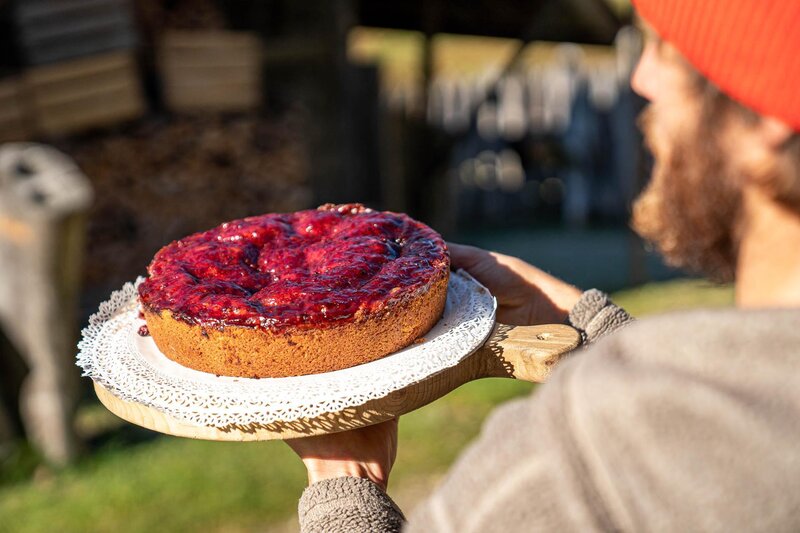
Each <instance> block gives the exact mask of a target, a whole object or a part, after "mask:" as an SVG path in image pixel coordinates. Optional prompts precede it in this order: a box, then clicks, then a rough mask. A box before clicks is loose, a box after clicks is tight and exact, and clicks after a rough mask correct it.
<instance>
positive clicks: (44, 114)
mask: <svg viewBox="0 0 800 533" xmlns="http://www.w3.org/2000/svg"><path fill="white" fill-rule="evenodd" d="M632 20H633V13H632V10H631V7H630V5H629V3H628V2H627V1H626V0H525V1H520V0H492V1H491V2H490V1H488V0H471V1H468V0H456V1H444V0H425V1H424V2H423V1H422V0H406V1H403V2H385V1H384V2H379V1H376V0H372V1H369V0H303V1H302V2H297V1H291V0H229V1H222V0H17V1H11V0H0V531H14V532H16V531H51V530H53V529H56V528H58V529H60V530H61V531H110V530H114V531H153V530H158V531H196V530H203V531H226V532H227V531H292V530H296V527H297V526H296V522H295V518H294V513H295V509H296V502H297V498H298V497H299V495H300V492H301V490H302V487H303V486H304V482H305V480H304V470H303V468H302V466H301V464H300V462H299V460H296V459H294V458H293V457H292V456H291V454H290V453H289V451H288V448H287V447H286V446H285V445H283V443H279V442H278V443H276V442H271V443H256V444H227V443H212V442H199V441H189V440H185V439H177V438H172V437H164V436H159V435H157V434H155V433H152V432H149V431H147V430H144V429H140V428H136V427H133V426H130V425H128V424H125V423H123V422H122V421H120V420H119V419H117V418H115V417H114V416H113V415H111V414H109V413H108V412H106V411H105V410H104V409H103V408H102V407H101V406H100V405H99V404H98V403H97V400H96V399H94V396H93V394H92V392H91V384H90V383H89V382H88V380H87V379H83V380H81V379H80V378H79V371H78V369H77V367H75V366H74V363H73V361H74V356H75V353H76V348H75V345H76V342H77V340H78V337H79V330H80V328H81V327H83V326H85V325H86V323H87V321H88V317H89V316H90V315H91V314H92V313H93V312H94V311H96V309H97V307H98V305H99V303H100V302H102V301H103V300H105V299H106V298H107V297H108V295H109V294H110V292H111V291H112V290H114V289H117V288H119V287H120V286H121V285H122V284H123V283H124V282H126V281H131V280H133V279H135V278H136V277H137V276H138V275H142V274H144V272H145V268H146V266H147V264H148V262H149V260H150V259H151V258H152V256H153V254H154V253H155V252H156V251H157V250H158V249H159V248H160V247H161V246H163V245H164V244H166V243H168V242H170V241H171V240H174V239H177V238H180V237H183V236H185V235H187V234H189V233H192V232H195V231H199V230H204V229H208V228H211V227H213V226H215V225H217V224H219V223H221V222H224V221H226V220H230V219H234V218H239V217H244V216H249V215H256V214H261V213H266V212H274V211H293V210H298V209H304V208H310V207H315V206H317V205H319V204H321V203H325V202H363V203H365V204H367V205H369V206H371V207H373V208H377V209H388V210H393V211H403V212H407V213H409V214H410V215H412V216H414V217H416V218H418V219H420V220H422V221H424V222H426V223H428V224H429V225H431V226H432V227H434V228H435V229H437V230H438V231H439V232H440V233H442V234H443V235H444V236H445V237H446V238H448V239H450V240H456V241H460V242H466V243H470V244H475V245H478V246H482V247H485V248H490V249H494V250H498V251H502V252H505V253H510V254H513V255H516V256H519V257H522V258H524V259H526V260H528V261H531V262H532V263H534V264H536V265H538V266H540V267H543V268H545V269H546V270H548V271H550V272H552V273H553V274H555V275H557V276H559V277H562V278H564V279H566V280H568V281H570V282H572V283H575V284H577V285H579V286H582V287H585V288H589V287H598V288H601V289H604V290H607V291H614V293H615V296H616V297H617V299H618V300H619V301H620V302H621V303H622V304H623V305H625V306H627V307H628V308H629V310H630V311H632V312H634V313H635V314H639V315H645V314H648V313H654V312H663V311H668V310H672V309H683V308H687V307H696V306H700V305H704V306H709V305H730V304H731V301H732V296H731V291H730V289H729V288H726V287H711V286H708V285H706V284H704V283H703V282H700V281H697V280H686V279H674V278H676V277H677V276H678V275H679V273H676V272H674V271H672V270H670V269H668V268H667V267H665V266H664V265H663V264H662V263H661V261H660V260H659V258H658V257H657V256H656V255H654V254H652V253H649V252H648V251H647V250H646V248H645V246H644V245H643V243H642V242H641V241H640V240H639V239H638V238H637V237H636V236H634V235H633V233H632V232H631V231H630V230H629V228H628V225H627V220H628V216H629V212H630V206H631V202H632V199H633V198H634V197H635V196H636V194H637V193H638V192H639V191H640V190H641V188H642V187H643V186H644V184H645V183H646V180H647V176H648V173H649V166H650V164H651V163H650V159H649V156H648V155H647V153H646V152H645V150H644V148H643V146H642V142H641V137H640V135H639V133H638V131H637V128H636V116H637V114H638V112H639V111H640V110H641V108H642V106H643V102H642V101H641V100H640V99H639V98H638V97H637V96H636V95H634V94H633V93H632V92H631V90H630V87H629V78H630V74H631V71H632V69H633V67H634V65H635V63H636V60H637V58H638V54H639V52H640V49H641V37H640V34H639V32H638V30H636V29H635V27H634V26H633V25H632ZM530 390H531V387H530V386H529V385H527V384H520V383H513V382H510V381H508V380H484V381H482V382H479V383H472V384H470V385H468V386H465V387H462V388H461V389H459V390H458V391H456V392H454V393H452V394H450V395H448V396H447V397H445V398H443V399H441V400H439V401H438V402H436V403H434V404H432V405H430V406H428V407H426V408H424V409H422V410H420V411H418V412H416V413H413V414H411V415H408V416H406V417H404V418H403V420H402V421H401V442H400V454H399V459H398V463H397V467H396V473H395V474H394V475H393V478H392V484H391V486H390V494H392V496H394V497H395V498H396V499H397V500H398V501H399V502H400V504H401V506H404V507H405V508H407V509H409V508H410V507H412V506H413V503H414V502H415V501H418V500H419V499H420V498H422V497H424V495H425V494H426V493H427V492H428V491H429V490H431V487H433V486H435V483H436V481H437V480H438V479H440V477H441V476H442V475H443V473H444V472H445V471H446V470H447V468H448V466H449V464H450V463H451V462H452V461H453V459H454V458H455V457H456V455H457V454H458V452H459V450H461V449H462V448H463V446H464V445H465V444H466V443H467V442H469V440H470V439H471V438H473V437H474V436H475V435H476V434H477V432H478V430H479V428H480V424H481V421H482V420H483V418H484V417H485V416H486V414H487V413H488V412H489V411H490V410H491V408H492V407H493V406H494V405H496V404H497V403H499V402H501V401H503V400H505V399H508V398H511V397H513V396H516V395H519V394H523V393H526V392H528V391H530Z"/></svg>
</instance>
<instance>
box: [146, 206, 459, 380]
mask: <svg viewBox="0 0 800 533" xmlns="http://www.w3.org/2000/svg"><path fill="white" fill-rule="evenodd" d="M449 272H450V260H449V257H448V254H447V248H446V247H445V244H444V241H443V240H442V238H441V237H440V236H439V234H438V233H436V232H435V231H433V230H432V229H431V228H429V227H428V226H426V225H424V224H422V223H420V222H417V221H415V220H413V219H411V218H410V217H408V216H406V215H404V214H400V213H391V212H380V211H373V210H371V209H368V208H366V207H364V206H362V205H360V204H347V205H331V204H327V205H323V206H322V207H320V208H318V209H313V210H307V211H298V212H296V213H287V214H268V215H262V216H256V217H250V218H245V219H241V220H236V221H233V222H227V223H225V224H222V225H221V226H219V227H217V228H214V229H211V230H209V231H205V232H202V233H196V234H194V235H191V236H189V237H186V238H184V239H181V240H179V241H175V242H173V243H171V244H169V245H167V246H165V247H164V248H162V249H161V250H160V251H159V252H158V253H157V254H156V256H155V258H154V259H153V261H152V263H150V266H149V267H148V274H149V277H148V278H147V279H146V280H145V281H144V282H143V283H142V284H141V285H139V299H140V302H141V304H142V310H143V313H144V317H145V320H146V322H147V329H148V330H149V332H150V334H151V335H152V337H153V340H154V341H155V343H156V345H157V346H158V348H159V349H160V350H161V352H163V353H164V355H166V356H167V357H169V358H170V359H172V360H174V361H176V362H178V363H180V364H181V365H183V366H186V367H189V368H193V369H196V370H201V371H204V372H211V373H214V374H217V375H224V376H241V377H285V376H298V375H305V374H314V373H320V372H330V371H334V370H339V369H343V368H348V367H351V366H355V365H358V364H361V363H366V362H369V361H374V360H376V359H379V358H381V357H384V356H386V355H388V354H391V353H393V352H395V351H397V350H399V349H401V348H403V347H405V346H408V345H409V344H411V343H412V342H414V341H415V340H416V339H418V338H419V337H420V336H421V335H423V334H424V333H426V332H427V331H428V330H429V329H430V328H431V327H433V325H434V324H436V322H437V321H438V320H439V318H440V317H441V315H442V312H443V310H444V304H445V299H446V295H447V282H448V277H449Z"/></svg>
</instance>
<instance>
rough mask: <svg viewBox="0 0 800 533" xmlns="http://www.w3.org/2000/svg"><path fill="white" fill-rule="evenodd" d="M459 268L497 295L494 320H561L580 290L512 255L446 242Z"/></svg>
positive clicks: (523, 322)
mask: <svg viewBox="0 0 800 533" xmlns="http://www.w3.org/2000/svg"><path fill="white" fill-rule="evenodd" d="M447 247H448V248H449V249H450V262H451V264H452V266H453V268H456V269H458V268H463V269H464V270H466V271H467V272H469V274H470V275H471V276H472V277H474V278H475V279H477V280H478V281H480V282H481V283H482V284H483V285H484V286H486V288H487V289H489V291H490V292H491V293H492V294H493V295H494V296H495V298H497V320H498V321H499V322H502V323H504V324H509V325H512V326H530V325H535V324H547V323H554V322H555V323H559V322H564V321H565V320H566V318H567V316H568V315H569V312H570V310H571V309H572V307H573V306H574V305H575V304H576V303H577V302H578V300H579V299H580V297H581V294H582V292H581V291H580V290H579V289H577V288H576V287H574V286H572V285H570V284H569V283H566V282H564V281H561V280H560V279H558V278H555V277H553V276H551V275H550V274H548V273H546V272H544V271H542V270H539V269H538V268H536V267H534V266H532V265H530V264H528V263H526V262H525V261H523V260H521V259H517V258H516V257H511V256H508V255H503V254H498V253H495V252H488V251H486V250H482V249H480V248H475V247H473V246H465V245H462V244H455V243H447Z"/></svg>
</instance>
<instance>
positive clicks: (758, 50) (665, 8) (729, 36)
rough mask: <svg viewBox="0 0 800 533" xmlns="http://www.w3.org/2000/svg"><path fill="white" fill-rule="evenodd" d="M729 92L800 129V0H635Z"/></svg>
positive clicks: (639, 8) (644, 13)
mask: <svg viewBox="0 0 800 533" xmlns="http://www.w3.org/2000/svg"><path fill="white" fill-rule="evenodd" d="M633 3H634V5H635V6H636V9H637V11H638V12H639V15H641V16H642V18H643V19H644V20H646V21H647V22H648V23H649V24H650V25H651V26H652V27H653V28H654V29H655V31H656V32H657V33H658V34H659V35H660V36H661V38H663V39H664V40H665V41H669V42H670V43H672V44H673V45H675V47H676V48H677V49H678V50H680V51H681V53H682V54H683V55H684V56H685V57H686V59H687V60H688V61H689V62H690V63H691V64H692V65H694V67H695V68H696V69H697V70H698V71H699V72H700V73H701V74H703V75H704V76H705V77H706V78H708V79H709V80H711V81H712V82H713V83H715V84H716V85H717V86H718V87H719V88H720V89H721V90H722V91H723V92H725V93H726V94H727V95H728V96H730V97H731V98H733V99H734V100H737V101H739V102H741V103H742V104H744V105H745V106H747V107H749V108H751V109H753V110H754V111H757V112H758V113H760V114H762V115H768V116H773V117H776V118H778V119H781V120H783V121H784V122H786V123H787V124H789V125H790V126H791V127H793V128H794V129H795V130H798V131H800V0H633Z"/></svg>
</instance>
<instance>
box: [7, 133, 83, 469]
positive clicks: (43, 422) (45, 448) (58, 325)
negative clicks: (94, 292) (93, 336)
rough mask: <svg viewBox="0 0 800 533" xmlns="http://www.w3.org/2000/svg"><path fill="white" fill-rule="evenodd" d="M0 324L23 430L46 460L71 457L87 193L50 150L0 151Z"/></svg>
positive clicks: (65, 161)
mask: <svg viewBox="0 0 800 533" xmlns="http://www.w3.org/2000/svg"><path fill="white" fill-rule="evenodd" d="M0 192H1V193H2V194H0V246H1V247H2V254H0V280H3V283H2V285H1V286H0V324H2V326H3V328H4V330H5V331H6V332H7V334H8V337H9V339H10V340H11V342H12V344H13V345H14V347H15V348H16V349H17V351H18V352H19V353H20V355H21V356H22V358H23V359H24V361H25V363H26V365H27V366H28V370H29V372H28V374H27V376H26V377H25V379H24V381H23V383H22V388H21V399H20V411H21V415H22V421H23V425H24V427H25V432H26V434H27V436H28V438H29V439H30V440H31V442H32V443H33V444H34V446H36V447H37V448H38V449H39V450H40V451H41V452H42V454H43V455H44V456H45V458H47V459H48V460H49V461H50V462H52V463H53V464H57V465H62V464H65V463H67V462H69V461H70V460H71V459H72V458H74V457H75V455H76V453H77V439H76V436H75V433H74V430H73V427H72V419H73V413H74V409H75V404H76V400H77V394H78V378H79V373H78V369H77V367H76V366H75V364H74V355H75V344H76V341H77V327H76V325H77V324H76V319H77V317H76V314H77V302H78V291H79V286H80V285H79V279H80V269H81V259H82V256H83V249H84V237H85V228H86V211H87V209H88V207H89V204H90V203H91V199H92V191H91V187H90V185H89V182H88V180H87V179H86V177H85V176H84V175H83V174H81V172H80V171H79V170H78V168H77V167H76V166H75V165H74V163H72V161H71V160H70V159H69V158H67V157H66V156H64V155H63V154H61V153H60V152H57V151H56V150H53V149H51V148H48V147H45V146H41V145H34V144H8V145H5V146H3V147H1V148H0Z"/></svg>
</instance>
